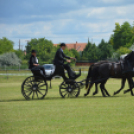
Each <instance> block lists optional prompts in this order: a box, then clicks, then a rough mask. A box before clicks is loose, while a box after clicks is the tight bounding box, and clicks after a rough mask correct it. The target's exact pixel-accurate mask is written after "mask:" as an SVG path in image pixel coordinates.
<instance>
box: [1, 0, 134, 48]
mask: <svg viewBox="0 0 134 134" xmlns="http://www.w3.org/2000/svg"><path fill="white" fill-rule="evenodd" d="M132 3H133V1H131V0H128V1H127V2H126V1H125V0H119V1H115V0H111V1H110V2H109V1H108V0H97V1H87V0H83V1H81V0H73V1H71V0H63V1H62V2H61V0H49V1H44V0H39V1H33V0H29V1H26V0H23V1H18V0H10V1H8V0H1V4H0V38H1V37H4V36H5V37H8V38H9V39H12V40H13V41H14V42H15V45H16V47H18V40H19V39H21V41H22V44H23V45H25V44H26V42H25V40H27V39H28V40H29V39H31V38H41V37H46V38H47V39H49V40H52V41H53V43H59V42H75V41H78V42H87V40H88V37H89V38H90V39H91V38H92V39H93V41H94V42H95V43H97V44H98V43H99V42H100V40H101V39H102V38H104V39H105V40H108V39H109V37H110V35H111V34H112V31H113V29H114V26H115V25H114V24H115V22H119V23H120V24H122V23H123V22H125V21H128V22H130V24H132V23H133V18H132V16H133V14H134V11H133V10H132V9H134V4H132ZM7 9H8V10H7Z"/></svg>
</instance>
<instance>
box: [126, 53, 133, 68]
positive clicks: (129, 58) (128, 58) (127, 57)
mask: <svg viewBox="0 0 134 134" xmlns="http://www.w3.org/2000/svg"><path fill="white" fill-rule="evenodd" d="M124 61H125V62H126V63H127V62H129V63H130V65H131V66H132V67H134V51H132V52H131V53H129V54H128V55H127V56H126V57H125V58H124Z"/></svg>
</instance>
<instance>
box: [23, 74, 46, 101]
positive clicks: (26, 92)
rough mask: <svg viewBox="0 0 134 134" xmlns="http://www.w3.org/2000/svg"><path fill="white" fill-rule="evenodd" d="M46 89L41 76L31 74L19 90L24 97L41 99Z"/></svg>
mask: <svg viewBox="0 0 134 134" xmlns="http://www.w3.org/2000/svg"><path fill="white" fill-rule="evenodd" d="M47 91H48V85H47V83H46V81H45V80H44V79H43V78H41V77H36V76H31V77H28V78H26V79H25V81H24V82H23V83H22V87H21V92H22V95H23V96H24V97H25V99H27V100H30V99H43V98H44V97H45V96H46V94H47Z"/></svg>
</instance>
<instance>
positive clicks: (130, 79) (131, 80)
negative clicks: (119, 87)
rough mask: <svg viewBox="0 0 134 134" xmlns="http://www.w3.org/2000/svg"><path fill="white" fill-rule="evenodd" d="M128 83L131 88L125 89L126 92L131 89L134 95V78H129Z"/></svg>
mask: <svg viewBox="0 0 134 134" xmlns="http://www.w3.org/2000/svg"><path fill="white" fill-rule="evenodd" d="M128 83H129V89H128V90H125V91H124V94H126V93H127V92H129V91H131V95H132V96H134V93H133V91H132V89H133V79H132V78H128Z"/></svg>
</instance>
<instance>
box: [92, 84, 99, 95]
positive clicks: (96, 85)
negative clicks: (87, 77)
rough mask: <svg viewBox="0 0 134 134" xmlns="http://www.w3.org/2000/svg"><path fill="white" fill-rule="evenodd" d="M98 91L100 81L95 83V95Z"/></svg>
mask: <svg viewBox="0 0 134 134" xmlns="http://www.w3.org/2000/svg"><path fill="white" fill-rule="evenodd" d="M97 93H98V83H95V92H94V93H93V95H96V94H97Z"/></svg>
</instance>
